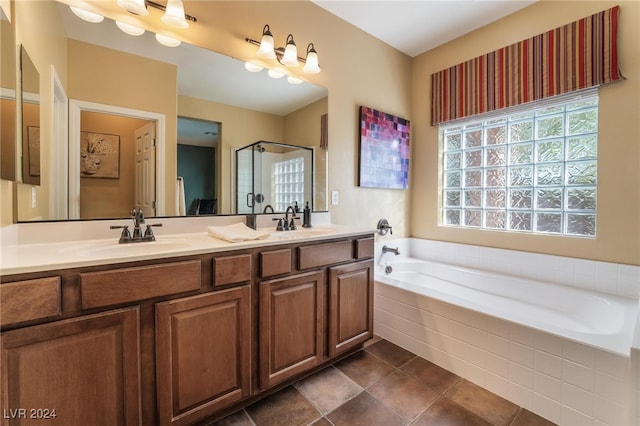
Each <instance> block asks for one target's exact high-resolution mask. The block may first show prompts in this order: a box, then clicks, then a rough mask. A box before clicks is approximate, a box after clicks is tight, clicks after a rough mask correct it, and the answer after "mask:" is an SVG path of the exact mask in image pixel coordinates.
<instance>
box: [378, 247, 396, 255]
mask: <svg viewBox="0 0 640 426" xmlns="http://www.w3.org/2000/svg"><path fill="white" fill-rule="evenodd" d="M385 253H393V254H395V255H396V256H397V255H399V254H400V250H398V248H397V247H396V248H391V247H387V246H383V247H382V254H385Z"/></svg>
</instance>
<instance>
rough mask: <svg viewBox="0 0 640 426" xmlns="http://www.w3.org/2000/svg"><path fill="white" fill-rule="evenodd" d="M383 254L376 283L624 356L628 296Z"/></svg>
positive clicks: (631, 311)
mask: <svg viewBox="0 0 640 426" xmlns="http://www.w3.org/2000/svg"><path fill="white" fill-rule="evenodd" d="M387 259H389V260H388V261H386V262H379V263H378V264H377V265H376V270H375V279H376V281H378V282H380V283H383V284H386V285H391V286H394V287H397V288H401V289H404V290H408V291H410V292H412V293H416V294H419V295H422V296H426V297H429V298H433V299H437V300H440V301H443V302H447V303H450V304H453V305H456V306H460V307H463V308H466V309H470V310H472V311H476V312H480V313H482V314H485V315H490V316H493V317H497V318H500V319H503V320H507V321H511V322H514V323H517V324H521V325H524V326H527V327H531V328H533V329H536V330H540V331H543V332H546V333H550V334H553V335H556V336H559V337H562V338H565V339H570V340H573V341H576V342H579V343H582V344H586V345H589V346H593V347H595V348H598V349H602V350H605V351H609V352H612V353H615V354H619V355H624V356H629V352H630V349H631V346H632V342H633V337H634V331H635V325H636V318H637V316H638V303H637V302H636V301H633V300H632V299H629V298H624V297H620V296H615V295H608V294H604V293H595V292H589V291H586V290H582V289H579V288H573V287H567V286H561V285H557V284H549V283H545V282H541V281H535V280H531V279H524V278H519V277H514V276H509V275H504V274H497V273H492V272H486V271H481V270H478V269H471V268H465V267H461V266H454V265H447V264H443V263H438V262H433V261H429V260H421V259H415V258H407V257H397V258H387ZM385 269H386V271H385Z"/></svg>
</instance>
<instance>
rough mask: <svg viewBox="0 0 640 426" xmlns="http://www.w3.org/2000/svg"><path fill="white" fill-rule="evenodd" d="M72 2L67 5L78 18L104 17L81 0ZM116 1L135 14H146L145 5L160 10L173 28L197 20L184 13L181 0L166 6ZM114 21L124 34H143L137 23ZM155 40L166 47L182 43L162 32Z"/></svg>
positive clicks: (93, 19) (139, 0)
mask: <svg viewBox="0 0 640 426" xmlns="http://www.w3.org/2000/svg"><path fill="white" fill-rule="evenodd" d="M74 3H76V4H77V5H76V6H73V5H70V6H69V7H70V8H71V10H72V11H73V13H74V14H75V15H76V16H78V17H79V18H81V19H83V20H85V21H88V22H92V23H100V22H102V20H103V19H104V17H103V16H102V15H99V14H97V13H94V12H89V11H87V10H86V9H87V8H85V7H82V4H83V2H82V1H80V3H78V2H77V1H74ZM117 3H118V6H120V7H121V8H123V9H124V10H126V11H127V12H129V13H132V14H134V15H137V16H148V15H149V10H148V9H147V6H151V7H153V8H155V9H159V10H162V11H164V15H162V17H161V18H160V19H161V20H162V22H164V23H165V24H167V25H170V26H172V27H174V28H180V29H185V28H188V27H189V23H188V22H187V21H191V22H197V21H198V19H197V18H196V17H195V16H191V15H187V14H185V13H184V4H183V3H182V0H168V1H167V5H166V6H164V5H162V4H160V3H156V2H154V1H151V0H118V1H117ZM115 21H116V25H117V26H118V28H120V30H122V31H123V32H124V33H126V34H129V35H132V36H139V35H142V34H144V32H145V29H144V28H142V27H139V26H137V25H132V24H129V23H127V22H124V21H122V20H118V19H116V20H115ZM156 40H157V41H158V43H160V44H162V45H164V46H167V47H177V46H180V44H181V43H182V42H181V41H180V40H178V39H176V38H174V37H169V36H166V35H163V34H156Z"/></svg>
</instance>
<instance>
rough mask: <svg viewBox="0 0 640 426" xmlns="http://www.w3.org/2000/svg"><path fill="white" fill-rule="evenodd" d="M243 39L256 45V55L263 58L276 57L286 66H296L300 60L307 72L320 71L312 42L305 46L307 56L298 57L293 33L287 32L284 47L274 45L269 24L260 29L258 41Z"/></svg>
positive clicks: (314, 72) (303, 69)
mask: <svg viewBox="0 0 640 426" xmlns="http://www.w3.org/2000/svg"><path fill="white" fill-rule="evenodd" d="M245 41H246V42H247V43H249V44H252V45H254V46H258V50H257V51H256V56H258V57H259V58H264V59H276V60H277V61H278V62H279V63H280V64H282V65H284V66H286V67H291V68H293V67H297V66H299V63H300V62H302V63H304V64H305V66H304V67H303V68H302V71H304V72H305V73H307V74H317V73H319V72H320V66H319V64H318V52H317V51H316V49H315V46H314V45H313V43H309V45H308V46H307V52H306V54H307V56H306V58H305V59H303V58H300V57H298V48H297V47H296V42H295V41H294V40H293V35H292V34H289V35H288V36H287V39H286V41H285V43H286V44H285V47H284V48H283V47H275V44H274V42H273V34H271V31H270V29H269V25H265V26H264V28H263V29H262V39H261V40H260V42H258V41H257V40H253V39H251V38H248V37H247V38H245Z"/></svg>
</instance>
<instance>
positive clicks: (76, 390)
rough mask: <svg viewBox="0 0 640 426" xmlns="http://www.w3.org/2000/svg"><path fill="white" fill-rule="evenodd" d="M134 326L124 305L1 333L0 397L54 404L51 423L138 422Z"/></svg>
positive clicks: (134, 313)
mask: <svg viewBox="0 0 640 426" xmlns="http://www.w3.org/2000/svg"><path fill="white" fill-rule="evenodd" d="M138 330H139V311H138V309H137V308H126V309H119V310H113V311H107V312H101V313H98V314H93V315H86V316H83V317H78V318H71V319H66V320H60V321H56V322H51V323H47V324H41V325H36V326H32V327H24V328H20V329H16V330H11V331H7V332H4V333H3V334H2V335H0V349H1V353H2V359H1V363H0V364H1V365H2V366H3V367H2V373H3V374H2V375H0V377H1V380H2V384H1V385H0V393H2V395H0V398H1V400H2V401H3V403H6V405H5V406H6V407H11V408H19V407H26V408H40V407H42V408H49V409H55V410H56V416H57V417H56V418H55V422H56V423H57V424H66V425H78V424H86V423H87V422H88V421H91V419H96V416H100V422H102V423H104V424H123V425H141V424H143V423H142V414H141V404H140V389H141V386H140V347H139V332H138ZM82 368H84V370H83V369H82ZM69 370H73V373H72V374H70V373H69ZM67 386H71V387H67ZM42 401H48V403H47V404H46V405H44V404H43V402H42ZM27 414H28V412H27ZM44 423H46V421H44Z"/></svg>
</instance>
